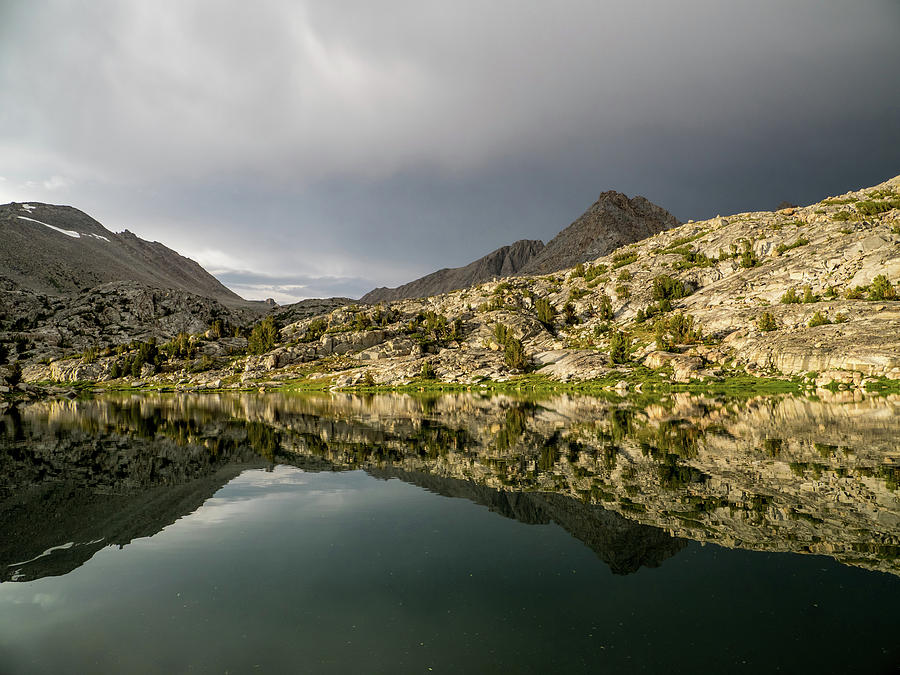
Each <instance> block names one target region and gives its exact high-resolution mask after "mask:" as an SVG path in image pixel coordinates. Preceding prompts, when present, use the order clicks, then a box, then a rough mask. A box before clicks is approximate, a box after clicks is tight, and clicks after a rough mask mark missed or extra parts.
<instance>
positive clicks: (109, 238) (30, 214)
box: [0, 202, 250, 308]
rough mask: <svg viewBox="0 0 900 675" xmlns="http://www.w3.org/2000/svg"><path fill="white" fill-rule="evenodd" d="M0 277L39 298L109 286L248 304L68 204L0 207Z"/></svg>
mask: <svg viewBox="0 0 900 675" xmlns="http://www.w3.org/2000/svg"><path fill="white" fill-rule="evenodd" d="M0 232H2V236H3V246H2V247H0V277H5V278H6V279H8V280H9V281H10V282H12V283H13V284H15V285H16V286H18V287H19V288H22V289H25V290H28V291H32V292H35V293H39V294H44V295H55V296H67V295H77V294H79V293H81V292H83V291H85V290H87V289H88V288H93V287H95V286H98V285H100V284H104V283H110V282H122V281H131V282H136V283H140V284H143V285H145V286H148V287H151V288H163V289H171V290H179V291H184V292H187V293H191V294H193V295H198V296H200V297H206V298H210V299H213V300H216V301H218V302H221V303H222V304H224V305H226V306H228V307H236V308H246V307H247V306H248V305H250V303H248V302H247V301H246V300H244V299H243V298H241V297H240V296H238V295H237V294H236V293H234V292H232V291H230V290H229V289H227V288H226V287H225V286H223V285H222V284H221V283H220V282H219V281H218V279H216V278H215V277H213V276H212V275H211V274H209V272H207V271H206V270H205V269H203V268H202V267H201V266H200V265H199V264H197V263H196V262H194V261H193V260H191V259H189V258H185V257H184V256H181V255H179V254H178V253H176V252H175V251H173V250H172V249H170V248H168V247H166V246H164V245H163V244H160V243H159V242H156V241H153V242H151V241H146V240H144V239H141V238H140V237H138V236H136V235H135V234H133V233H131V232H129V231H128V230H125V231H123V232H120V233H113V232H110V231H109V230H107V229H106V228H105V227H103V225H101V224H100V223H99V222H97V221H96V220H94V219H93V218H91V217H90V216H88V215H87V214H86V213H84V212H82V211H79V210H78V209H75V208H73V207H71V206H54V205H52V204H41V203H38V202H31V203H27V204H17V203H11V204H3V205H0Z"/></svg>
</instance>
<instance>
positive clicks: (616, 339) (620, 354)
mask: <svg viewBox="0 0 900 675" xmlns="http://www.w3.org/2000/svg"><path fill="white" fill-rule="evenodd" d="M630 358H631V338H630V337H629V335H628V333H625V332H624V331H620V330H617V331H614V332H613V333H612V334H611V335H610V336H609V360H610V361H611V362H612V363H627V362H628V361H629V360H630Z"/></svg>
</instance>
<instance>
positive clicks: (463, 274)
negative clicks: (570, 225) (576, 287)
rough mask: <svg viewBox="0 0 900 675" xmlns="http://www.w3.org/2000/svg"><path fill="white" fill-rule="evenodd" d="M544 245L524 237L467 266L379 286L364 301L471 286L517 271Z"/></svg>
mask: <svg viewBox="0 0 900 675" xmlns="http://www.w3.org/2000/svg"><path fill="white" fill-rule="evenodd" d="M543 248H544V242H542V241H540V240H536V239H520V240H519V241H517V242H515V243H513V244H511V245H509V246H502V247H500V248H498V249H497V250H496V251H492V252H491V253H488V254H487V255H486V256H484V257H483V258H479V259H478V260H476V261H475V262H472V263H469V264H468V265H466V266H465V267H452V268H445V269H442V270H438V271H437V272H432V273H431V274H429V275H427V276H424V277H421V278H420V279H416V280H415V281H411V282H409V283H408V284H403V285H402V286H398V287H397V288H386V287H381V288H376V289H375V290H373V291H369V292H368V293H366V294H365V295H364V296H363V297H362V298H361V300H362V302H369V303H375V302H390V301H392V300H402V299H404V298H424V297H427V296H430V295H438V294H440V293H447V292H449V291H455V290H458V289H460V288H467V287H468V286H473V285H475V284H480V283H482V282H485V281H490V280H491V279H493V278H495V277H508V276H512V275H514V274H517V273H518V272H519V271H520V270H521V269H522V266H523V265H525V264H526V263H527V262H528V261H529V260H531V259H532V258H533V257H534V256H535V255H536V254H537V253H539V252H540V251H541V250H542V249H543Z"/></svg>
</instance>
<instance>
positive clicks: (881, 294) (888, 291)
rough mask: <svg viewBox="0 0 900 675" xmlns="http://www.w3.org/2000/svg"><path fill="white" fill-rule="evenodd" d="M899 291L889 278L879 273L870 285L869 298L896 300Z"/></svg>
mask: <svg viewBox="0 0 900 675" xmlns="http://www.w3.org/2000/svg"><path fill="white" fill-rule="evenodd" d="M896 299H897V292H896V290H895V289H894V286H893V285H892V284H891V282H890V281H889V280H888V278H887V277H886V276H885V275H883V274H879V275H878V276H877V277H875V278H874V279H872V283H871V285H870V286H869V300H896Z"/></svg>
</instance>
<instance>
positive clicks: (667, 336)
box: [653, 312, 702, 351]
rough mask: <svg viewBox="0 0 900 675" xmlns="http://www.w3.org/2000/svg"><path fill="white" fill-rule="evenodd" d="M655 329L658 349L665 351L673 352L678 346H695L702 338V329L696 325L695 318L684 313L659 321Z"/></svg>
mask: <svg viewBox="0 0 900 675" xmlns="http://www.w3.org/2000/svg"><path fill="white" fill-rule="evenodd" d="M653 329H654V333H655V335H656V347H657V349H660V350H663V351H672V349H674V348H675V346H676V345H682V344H694V343H696V342H699V341H700V338H701V336H702V332H701V330H700V327H699V326H695V325H694V317H693V316H692V315H690V314H684V313H682V312H678V313H676V314H673V315H672V316H670V317H668V318H661V319H657V321H656V324H655V325H654V327H653Z"/></svg>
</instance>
